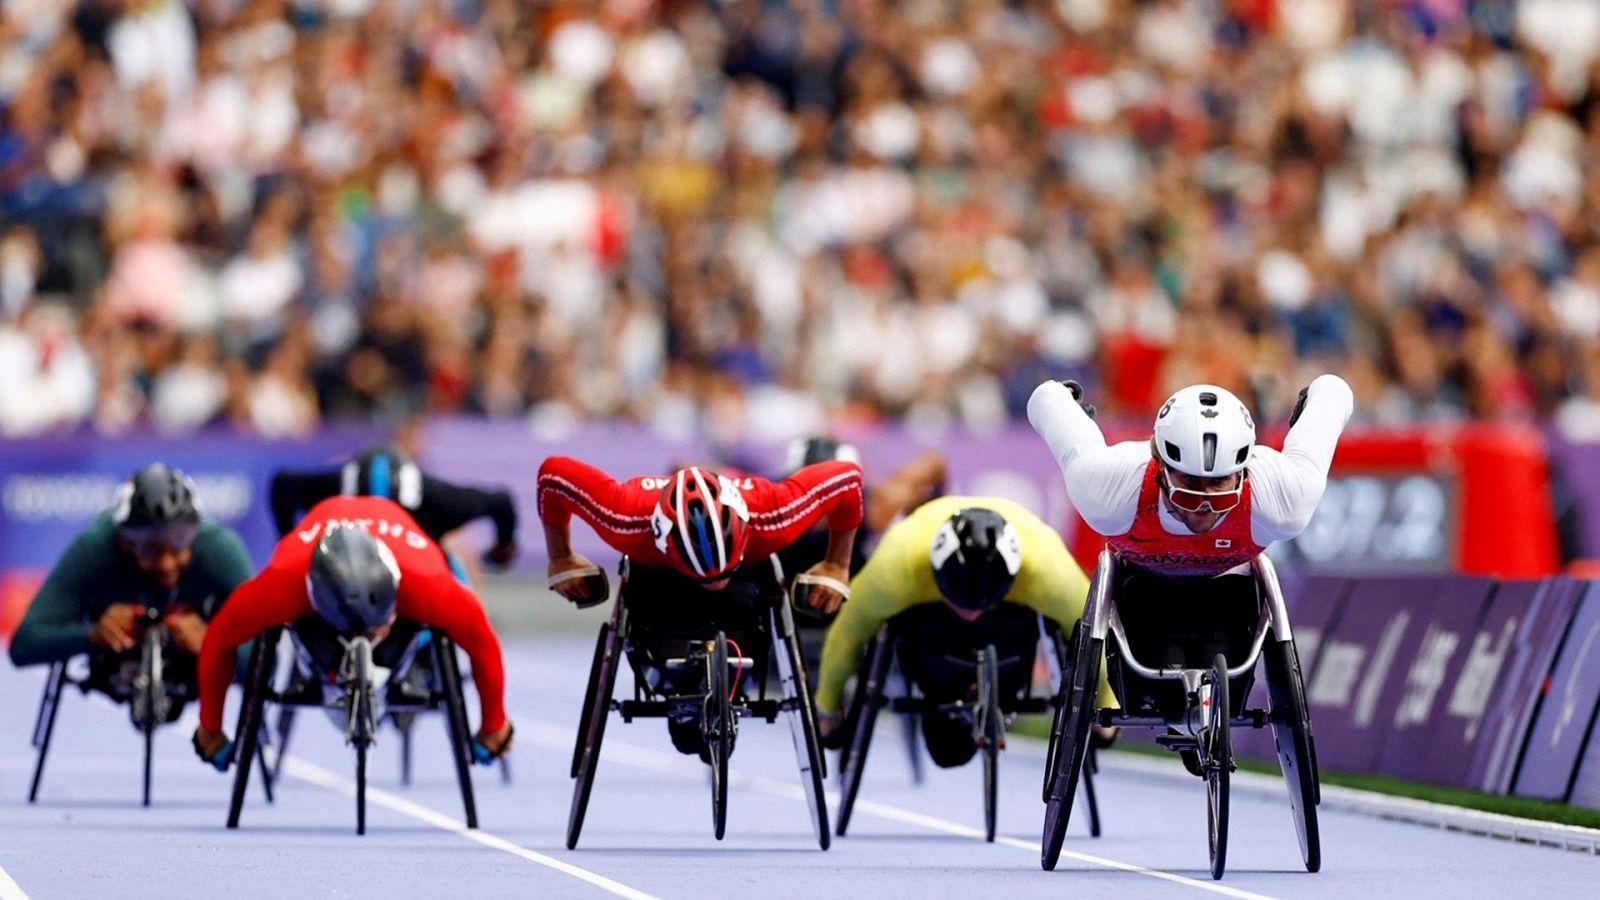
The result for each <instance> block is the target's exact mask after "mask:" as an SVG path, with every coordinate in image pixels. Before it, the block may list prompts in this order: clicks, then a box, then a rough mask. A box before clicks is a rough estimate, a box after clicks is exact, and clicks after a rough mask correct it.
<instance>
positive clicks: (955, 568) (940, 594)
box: [816, 497, 1116, 768]
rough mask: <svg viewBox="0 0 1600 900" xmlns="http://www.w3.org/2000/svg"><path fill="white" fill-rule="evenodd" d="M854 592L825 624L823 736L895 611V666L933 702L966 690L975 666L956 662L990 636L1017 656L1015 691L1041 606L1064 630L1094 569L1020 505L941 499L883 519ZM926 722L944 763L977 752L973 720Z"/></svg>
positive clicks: (835, 723)
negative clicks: (893, 521)
mask: <svg viewBox="0 0 1600 900" xmlns="http://www.w3.org/2000/svg"><path fill="white" fill-rule="evenodd" d="M850 590H851V594H852V596H851V600H850V602H849V603H848V604H846V606H845V608H844V609H843V610H842V611H841V612H840V613H839V617H838V619H836V620H834V623H833V627H832V628H830V629H829V630H828V641H827V644H826V645H825V646H824V648H823V654H822V674H821V683H820V685H819V687H818V688H817V694H816V703H817V710H818V716H819V718H820V726H821V729H822V733H823V735H824V739H825V741H826V742H827V743H828V744H830V745H836V744H839V743H840V742H841V739H842V738H843V737H844V734H843V731H844V729H843V728H842V727H841V726H842V722H841V718H840V717H841V715H842V712H843V695H844V687H845V682H846V681H847V680H848V679H849V678H850V676H851V675H853V674H855V672H856V669H857V667H858V666H859V664H860V659H861V654H862V649H863V648H864V647H865V646H866V645H867V644H868V643H869V642H870V641H871V640H872V638H873V636H874V635H875V634H877V633H878V629H879V628H881V627H882V626H883V625H884V624H885V623H887V622H889V621H890V620H891V619H898V620H899V621H901V622H903V623H904V624H905V625H906V627H905V628H903V629H901V645H900V646H901V648H902V649H901V653H900V655H899V658H900V664H901V666H902V667H903V668H905V669H906V672H907V675H908V677H909V679H910V681H912V682H913V683H914V684H916V685H917V686H918V687H919V688H920V689H921V690H922V693H923V696H925V697H926V698H928V699H929V700H933V701H935V702H954V701H957V700H963V699H967V698H968V697H969V695H970V693H971V692H972V691H973V690H974V689H975V687H976V674H975V672H974V671H973V669H972V667H971V666H970V665H960V664H958V663H957V661H964V660H969V659H971V657H972V654H973V652H974V651H975V650H976V649H977V648H979V647H981V646H983V645H985V644H994V645H995V647H996V649H997V650H998V651H999V653H1000V655H1001V656H1002V657H1007V656H1011V657H1017V658H1018V664H1014V665H1011V666H1008V667H1006V668H1005V669H1004V670H1002V672H1001V676H1000V690H1001V695H1002V696H1006V697H1015V696H1017V695H1019V694H1021V693H1022V692H1023V691H1024V690H1025V689H1026V688H1027V686H1028V679H1030V678H1031V677H1032V675H1033V658H1034V650H1035V649H1036V647H1037V645H1038V642H1039V624H1038V618H1037V616H1038V615H1043V616H1044V617H1045V618H1047V619H1049V620H1050V621H1052V622H1054V623H1055V624H1056V625H1057V626H1059V627H1060V628H1061V629H1062V633H1063V634H1067V633H1070V632H1071V631H1072V626H1073V625H1074V624H1076V623H1077V621H1078V620H1079V619H1080V618H1081V617H1082V616H1083V605H1084V601H1085V599H1086V597H1087V596H1088V592H1089V579H1088V577H1087V576H1086V575H1084V573H1083V570H1082V569H1080V568H1079V567H1078V563H1077V561H1076V560H1074V559H1073V558H1072V554H1071V553H1069V552H1068V551H1067V548H1066V545H1065V544H1063V543H1062V542H1061V538H1060V536H1059V535H1057V534H1056V533H1055V532H1054V531H1053V530H1051V528H1050V527H1049V526H1048V525H1046V524H1045V523H1044V522H1042V521H1040V519H1039V517H1038V516H1035V515H1034V514H1033V513H1031V512H1029V511H1028V510H1027V509H1026V508H1024V507H1023V506H1021V505H1020V504H1017V503H1014V502H1012V501H1010V500H1005V499H1002V498H999V497H941V498H939V499H937V500H933V501H930V502H928V503H925V504H923V505H922V506H920V507H918V508H917V509H916V510H915V511H914V512H912V513H911V515H909V516H907V517H906V518H905V519H904V520H902V521H901V522H900V523H899V524H897V525H895V526H894V527H893V528H891V529H889V532H888V533H887V534H885V535H884V536H883V540H882V542H880V543H879V545H878V549H877V551H876V552H875V553H874V554H873V556H872V559H871V560H870V561H869V562H868V563H867V564H866V566H865V567H863V568H862V570H861V572H860V574H858V575H857V576H856V577H855V578H854V579H853V580H852V581H851V582H850ZM1036 614H1037V615H1036ZM908 616H909V617H912V619H911V621H907V617H908ZM907 651H909V652H907ZM1100 697H1101V702H1102V705H1106V706H1115V703H1116V701H1115V700H1114V698H1112V696H1111V693H1110V688H1109V687H1108V686H1107V685H1106V683H1105V682H1104V680H1102V681H1101V688H1100ZM921 720H922V729H923V739H924V741H925V743H926V745H927V748H928V755H929V756H931V757H932V758H933V761H934V762H935V763H937V764H938V765H939V766H941V767H944V768H950V767H954V766H959V765H962V764H964V763H966V762H967V761H968V760H970V759H971V758H972V756H973V754H974V753H976V752H977V744H976V743H975V742H974V740H973V735H972V727H971V724H970V723H969V722H967V721H965V720H962V719H960V718H959V717H956V716H938V715H923V716H922V717H921Z"/></svg>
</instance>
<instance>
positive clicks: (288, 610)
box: [200, 497, 506, 732]
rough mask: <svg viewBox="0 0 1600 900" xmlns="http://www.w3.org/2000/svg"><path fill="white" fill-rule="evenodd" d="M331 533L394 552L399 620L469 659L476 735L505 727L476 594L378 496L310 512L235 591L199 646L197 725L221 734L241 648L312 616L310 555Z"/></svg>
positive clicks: (495, 654) (494, 647) (498, 667)
mask: <svg viewBox="0 0 1600 900" xmlns="http://www.w3.org/2000/svg"><path fill="white" fill-rule="evenodd" d="M329 528H360V529H362V530H363V531H366V532H367V533H368V534H373V535H376V536H377V537H378V538H379V539H380V540H382V541H383V542H384V543H385V544H388V545H389V549H390V550H392V551H394V558H395V561H396V562H398V563H399V564H400V591H399V608H398V614H399V616H400V617H401V618H405V619H411V620H414V621H417V622H421V623H423V624H425V625H428V626H430V627H432V628H437V629H439V630H440V631H442V632H444V633H445V634H447V635H449V637H450V639H451V640H453V641H455V642H456V643H457V644H459V645H461V649H463V650H465V651H466V652H467V656H468V657H469V658H470V659H471V660H472V679H473V682H474V683H475V684H476V685H477V688H478V702H479V704H480V707H481V710H482V722H481V726H482V730H483V731H485V732H493V731H498V730H499V729H500V728H501V726H503V725H505V722H506V713H505V664H504V661H503V660H502V659H501V656H500V640H499V638H497V637H495V633H494V629H493V628H492V627H491V626H490V625H489V617H488V615H487V614H486V613H485V612H484V609H483V604H482V603H480V602H478V598H477V595H475V594H473V593H472V591H471V590H469V589H468V588H466V587H465V586H463V585H462V584H461V583H460V582H458V581H456V579H455V576H454V575H453V574H451V572H450V565H449V563H448V562H447V561H446V559H445V555H444V551H443V550H440V549H439V545H437V544H435V543H434V542H433V541H432V540H430V539H429V538H428V536H427V535H425V534H423V532H422V528H421V527H419V526H418V525H417V523H416V521H415V520H414V519H412V518H411V516H410V514H408V513H407V512H406V511H405V509H404V508H403V507H401V506H400V505H399V504H398V503H395V502H394V501H392V500H387V499H384V498H382V497H333V498H330V499H328V500H324V501H322V502H321V503H318V504H317V505H316V506H313V507H312V508H311V511H310V512H308V513H306V516H305V518H304V519H301V520H300V523H299V524H298V525H296V526H295V527H294V530H292V531H290V532H289V533H288V534H286V535H284V536H283V539H282V540H280V541H278V546H277V547H276V548H275V549H274V550H273V551H272V560H271V561H270V562H268V563H267V567H266V568H265V569H263V570H262V572H261V574H259V575H257V576H256V577H254V578H252V579H250V580H249V581H247V582H245V583H244V584H241V585H239V587H238V588H236V589H235V590H234V592H233V594H232V595H231V596H230V597H229V598H228V602H227V603H226V604H224V605H223V607H222V611H221V612H219V613H217V617H216V618H215V619H213V620H211V624H210V626H209V627H208V628H207V629H206V639H205V643H204V644H202V645H201V647H200V724H201V725H202V726H203V727H205V728H206V730H208V731H221V730H222V712H223V705H224V702H225V701H226V699H227V692H228V683H229V681H231V680H232V677H233V671H234V664H235V662H236V659H237V656H238V649H239V645H241V644H243V643H244V642H245V641H248V640H250V639H251V638H253V637H255V636H256V635H258V634H260V633H261V632H263V631H265V630H267V629H268V628H271V627H272V626H274V625H286V624H289V623H291V622H293V621H294V620H296V619H299V618H301V617H303V616H309V615H313V614H314V611H313V610H312V608H311V598H310V596H309V595H308V593H307V590H306V575H307V574H308V573H309V572H310V570H311V554H312V551H313V550H315V548H316V546H317V542H318V541H319V540H320V539H321V537H322V535H323V533H324V532H325V531H326V530H328V529H329Z"/></svg>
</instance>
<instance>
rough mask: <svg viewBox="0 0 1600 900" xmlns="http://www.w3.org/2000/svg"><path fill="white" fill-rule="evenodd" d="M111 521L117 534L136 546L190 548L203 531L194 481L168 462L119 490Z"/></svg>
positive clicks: (145, 470) (148, 468) (135, 476)
mask: <svg viewBox="0 0 1600 900" xmlns="http://www.w3.org/2000/svg"><path fill="white" fill-rule="evenodd" d="M111 519H112V522H113V524H115V525H116V528H117V533H118V534H119V535H121V536H122V537H123V538H124V539H126V540H129V541H132V542H134V543H136V544H142V543H145V542H150V541H155V542H160V543H163V544H167V545H169V546H173V547H188V546H189V545H190V544H193V543H194V539H195V536H196V535H197V534H199V531H200V505H199V501H198V500H197V499H196V498H195V487H194V482H193V481H191V480H190V479H189V476H187V475H185V474H183V472H181V471H180V470H178V469H174V468H172V467H170V466H168V465H167V464H166V463H159V462H156V463H151V464H150V465H148V466H145V467H144V468H142V469H140V470H139V471H137V472H135V473H134V474H133V477H132V478H129V479H128V480H127V481H125V482H123V483H122V485H121V486H120V487H118V488H117V500H116V505H115V506H114V507H113V508H112V513H111Z"/></svg>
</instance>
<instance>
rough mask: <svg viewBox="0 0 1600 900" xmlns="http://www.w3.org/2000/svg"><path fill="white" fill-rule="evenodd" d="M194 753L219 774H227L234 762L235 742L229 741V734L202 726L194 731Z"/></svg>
mask: <svg viewBox="0 0 1600 900" xmlns="http://www.w3.org/2000/svg"><path fill="white" fill-rule="evenodd" d="M194 752H195V755H196V756H198V757H200V758H201V759H202V760H204V761H205V762H208V763H210V764H211V765H212V767H214V768H215V769H216V770H217V771H218V772H226V771H228V764H229V763H231V762H233V741H230V740H228V735H227V734H225V733H223V732H221V731H211V730H208V729H207V728H206V727H205V726H204V725H202V726H200V727H199V728H196V729H195V730H194Z"/></svg>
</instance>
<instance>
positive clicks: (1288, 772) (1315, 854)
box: [1263, 640, 1322, 872]
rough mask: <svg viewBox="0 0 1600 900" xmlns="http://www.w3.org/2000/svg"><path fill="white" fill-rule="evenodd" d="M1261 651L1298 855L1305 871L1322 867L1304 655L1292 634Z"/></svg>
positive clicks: (1317, 783) (1317, 784)
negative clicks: (1301, 656) (1303, 664)
mask: <svg viewBox="0 0 1600 900" xmlns="http://www.w3.org/2000/svg"><path fill="white" fill-rule="evenodd" d="M1263 655H1264V656H1265V657H1266V666H1267V693H1268V695H1269V697H1270V699H1271V701H1272V709H1271V712H1270V715H1271V721H1272V739H1273V743H1275V744H1276V745H1277V749H1278V767H1279V768H1280V769H1281V770H1282V772H1283V781H1284V785H1285V786H1286V787H1287V788H1288V790H1289V810H1290V813H1291V814H1292V815H1293V817H1294V826H1295V835H1296V837H1298V838H1299V839H1300V859H1301V861H1302V862H1304V863H1305V867H1306V871H1307V872H1316V871H1319V870H1321V868H1322V838H1321V831H1320V829H1319V827H1318V824H1317V804H1318V803H1320V802H1321V800H1322V796H1321V787H1320V777H1319V775H1318V773H1317V753H1316V742H1315V739H1314V737H1313V736H1312V732H1311V710H1310V707H1309V706H1308V705H1307V704H1306V691H1305V679H1304V677H1303V675H1302V674H1301V669H1300V655H1299V653H1298V652H1297V651H1296V650H1295V645H1294V641H1292V640H1290V641H1269V642H1268V643H1267V646H1266V649H1265V651H1264V653H1263Z"/></svg>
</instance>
